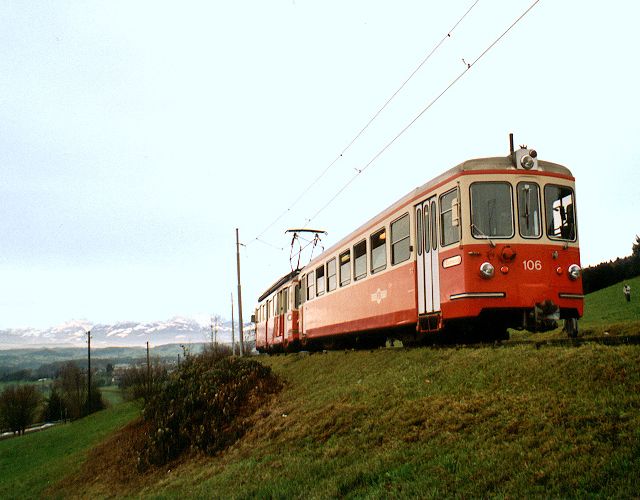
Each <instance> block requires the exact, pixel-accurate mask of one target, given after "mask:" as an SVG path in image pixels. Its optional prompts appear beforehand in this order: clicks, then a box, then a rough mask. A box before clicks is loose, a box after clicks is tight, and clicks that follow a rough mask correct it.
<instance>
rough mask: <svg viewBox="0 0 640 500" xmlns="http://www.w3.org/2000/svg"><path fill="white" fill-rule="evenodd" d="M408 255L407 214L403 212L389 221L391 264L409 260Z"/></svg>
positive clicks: (409, 248) (409, 253) (409, 251)
mask: <svg viewBox="0 0 640 500" xmlns="http://www.w3.org/2000/svg"><path fill="white" fill-rule="evenodd" d="M410 256H411V246H410V239H409V214H404V215H403V216H402V217H400V218H399V219H398V220H397V221H395V222H392V223H391V265H395V264H399V263H400V262H404V261H405V260H409V257H410Z"/></svg>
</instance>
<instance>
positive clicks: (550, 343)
mask: <svg viewBox="0 0 640 500" xmlns="http://www.w3.org/2000/svg"><path fill="white" fill-rule="evenodd" d="M583 344H603V345H610V346H617V345H638V344H640V335H621V336H615V337H609V336H602V337H584V338H575V339H569V338H567V339H548V340H505V341H503V342H500V343H497V344H494V345H496V346H497V347H516V346H521V345H526V346H532V347H535V348H536V349H540V348H541V347H579V346H581V345H583ZM476 345H478V344H476ZM479 345H485V346H486V345H487V344H479Z"/></svg>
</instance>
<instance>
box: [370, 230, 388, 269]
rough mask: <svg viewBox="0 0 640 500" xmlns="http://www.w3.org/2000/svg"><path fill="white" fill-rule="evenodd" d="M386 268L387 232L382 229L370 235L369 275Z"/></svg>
mask: <svg viewBox="0 0 640 500" xmlns="http://www.w3.org/2000/svg"><path fill="white" fill-rule="evenodd" d="M386 267H387V230H386V228H382V229H380V230H379V231H376V232H375V233H373V234H372V235H371V274H373V273H377V272H378V271H382V270H383V269H385V268H386Z"/></svg>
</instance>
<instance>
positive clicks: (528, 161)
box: [520, 155, 536, 170]
mask: <svg viewBox="0 0 640 500" xmlns="http://www.w3.org/2000/svg"><path fill="white" fill-rule="evenodd" d="M535 164H536V162H535V161H534V159H533V157H531V156H530V155H524V156H523V157H522V158H520V165H522V168H524V169H525V170H531V169H532V168H533V167H534V166H535Z"/></svg>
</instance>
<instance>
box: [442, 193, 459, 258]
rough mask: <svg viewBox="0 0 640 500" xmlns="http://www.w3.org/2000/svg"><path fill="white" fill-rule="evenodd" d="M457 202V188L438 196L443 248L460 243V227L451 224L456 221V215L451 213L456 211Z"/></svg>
mask: <svg viewBox="0 0 640 500" xmlns="http://www.w3.org/2000/svg"><path fill="white" fill-rule="evenodd" d="M457 200H458V189H457V188H456V189H452V190H451V191H449V192H448V193H445V194H443V195H442V196H440V242H441V244H442V246H443V247H445V246H447V245H451V244H453V243H457V242H458V241H460V225H459V224H458V225H454V224H453V221H454V219H456V220H457V219H458V216H457V214H454V213H453V211H454V210H457V209H458V208H457V207H458V203H457ZM454 201H456V203H455V204H454ZM454 215H455V217H454Z"/></svg>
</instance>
